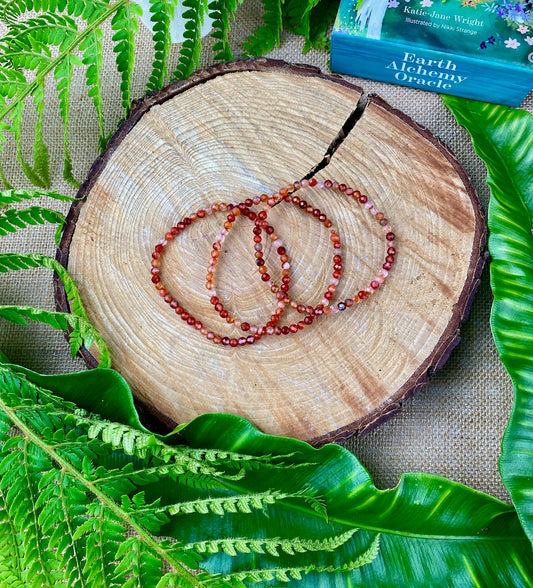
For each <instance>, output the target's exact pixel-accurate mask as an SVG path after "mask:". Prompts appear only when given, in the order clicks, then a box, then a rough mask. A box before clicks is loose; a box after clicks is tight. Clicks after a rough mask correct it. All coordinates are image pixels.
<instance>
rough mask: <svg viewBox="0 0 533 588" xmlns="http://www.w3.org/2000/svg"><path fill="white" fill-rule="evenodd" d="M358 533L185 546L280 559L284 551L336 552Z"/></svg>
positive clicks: (216, 540) (207, 551)
mask: <svg viewBox="0 0 533 588" xmlns="http://www.w3.org/2000/svg"><path fill="white" fill-rule="evenodd" d="M356 532H357V529H350V530H348V531H345V532H344V533H339V534H338V535H332V536H331V537H328V538H325V539H320V540H316V539H315V540H313V539H301V538H299V537H296V538H292V537H291V538H288V539H283V538H280V537H272V538H270V537H269V538H264V539H250V538H248V537H238V538H234V537H230V538H224V539H211V540H207V541H197V542H195V543H188V544H186V545H184V547H185V548H186V549H192V550H194V551H197V552H198V553H209V554H215V553H226V554H227V555H231V556H236V555H237V554H238V553H251V552H254V553H260V554H265V553H269V554H270V555H273V556H274V557H279V554H280V553H279V552H280V551H282V552H284V553H286V554H288V555H294V554H295V553H305V552H308V551H335V550H336V549H337V548H339V547H340V546H341V545H344V544H345V543H346V542H347V541H348V540H349V539H351V538H352V536H353V535H354V534H355V533H356Z"/></svg>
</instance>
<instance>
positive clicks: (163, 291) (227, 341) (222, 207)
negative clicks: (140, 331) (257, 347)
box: [151, 202, 261, 347]
mask: <svg viewBox="0 0 533 588" xmlns="http://www.w3.org/2000/svg"><path fill="white" fill-rule="evenodd" d="M226 210H230V211H232V210H240V209H239V208H238V206H236V205H234V204H226V203H224V202H222V203H220V204H213V205H212V206H210V207H208V208H206V209H201V210H199V211H198V212H196V213H195V214H192V215H191V216H188V217H185V218H184V219H182V221H181V222H179V223H177V224H176V226H175V227H172V228H171V229H170V231H169V232H168V233H166V234H165V236H164V237H163V238H162V239H160V240H159V243H158V244H157V245H156V246H155V247H154V251H153V252H152V262H151V266H152V267H151V275H152V282H153V284H154V285H155V287H156V289H157V290H158V291H159V295H160V296H161V297H162V298H163V300H164V301H165V302H166V303H167V304H168V305H169V306H170V308H172V309H173V310H174V312H175V313H176V314H177V315H178V316H180V317H181V319H182V320H184V321H185V322H186V323H187V324H188V325H190V326H192V327H194V328H195V329H196V330H197V331H199V332H200V333H201V334H202V335H205V336H206V337H207V339H209V340H210V341H212V342H213V343H217V344H222V345H230V346H231V347H237V346H239V345H247V344H248V345H251V344H253V343H255V342H256V341H257V340H259V339H260V338H261V335H260V334H257V333H256V334H255V335H248V336H247V337H239V338H232V337H227V336H222V335H217V334H216V333H214V332H213V331H211V330H209V329H208V328H207V327H205V326H204V325H203V323H202V322H201V321H199V320H198V319H196V318H195V317H193V316H192V315H191V314H190V313H188V312H187V311H186V310H185V309H184V308H183V307H182V306H181V305H180V304H179V302H178V301H177V300H176V299H175V298H174V297H173V296H172V294H170V293H169V291H168V290H167V288H166V287H165V285H164V284H163V282H162V280H161V275H160V274H161V256H162V254H163V251H164V248H165V245H167V243H168V242H169V241H171V240H173V239H174V237H175V236H176V235H178V234H179V233H181V232H182V231H184V230H185V229H186V228H187V227H188V226H190V225H191V224H192V223H193V222H196V221H197V220H199V219H201V218H204V217H205V216H207V215H208V214H211V213H212V212H218V211H226ZM254 214H255V213H254Z"/></svg>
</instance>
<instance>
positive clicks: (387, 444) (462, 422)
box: [0, 0, 533, 501]
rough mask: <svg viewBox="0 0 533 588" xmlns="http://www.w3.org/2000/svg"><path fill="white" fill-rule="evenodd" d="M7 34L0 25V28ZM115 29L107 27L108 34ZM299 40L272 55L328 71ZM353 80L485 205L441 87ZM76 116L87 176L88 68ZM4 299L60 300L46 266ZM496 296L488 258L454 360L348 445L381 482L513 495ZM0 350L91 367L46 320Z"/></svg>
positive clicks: (13, 328) (32, 364)
mask: <svg viewBox="0 0 533 588" xmlns="http://www.w3.org/2000/svg"><path fill="white" fill-rule="evenodd" d="M260 15H261V5H260V3H259V2H257V1H256V0H246V1H245V2H244V5H242V6H241V7H240V8H239V10H238V15H237V22H236V23H234V25H233V29H234V30H233V33H232V47H233V48H234V56H235V58H239V57H240V53H241V50H240V42H241V41H242V40H244V39H245V38H246V36H247V35H249V34H250V33H251V32H252V31H253V30H254V28H255V27H256V26H257V25H258V24H260V23H261V16H260ZM3 33H4V31H3V30H2V29H1V28H0V34H3ZM107 33H109V31H107ZM110 36H111V35H109V34H108V35H107V39H109V38H110ZM210 45H211V43H210V42H209V41H207V42H206V48H205V49H204V51H203V53H202V56H201V64H200V67H205V66H207V65H210V64H211V63H212V52H211V51H210ZM106 47H107V50H106V52H105V63H104V65H105V72H106V73H105V82H104V112H105V115H106V120H107V124H108V130H112V129H113V127H114V126H115V125H116V123H117V121H118V120H119V118H120V117H121V115H122V113H121V111H120V107H119V105H120V96H119V92H118V87H119V83H120V81H119V78H118V76H117V73H116V71H115V67H114V65H113V60H114V55H113V53H112V50H111V47H110V46H109V44H106ZM137 49H138V50H137V56H136V66H135V85H134V93H133V97H134V98H140V97H141V96H142V95H143V93H144V91H145V90H144V85H145V83H146V80H147V78H148V74H149V71H150V66H151V57H152V46H151V40H150V34H149V32H148V31H147V30H146V29H145V28H144V26H143V25H140V34H139V37H138V48H137ZM301 49H302V41H301V40H300V39H298V38H296V37H294V36H292V35H289V34H286V35H283V38H282V43H281V46H280V47H279V48H278V49H276V50H275V51H273V52H272V53H271V54H269V57H273V58H278V59H283V60H285V61H289V62H295V63H308V64H312V65H315V66H318V67H319V68H321V69H322V70H323V71H324V72H328V71H329V69H328V58H329V56H328V54H327V53H326V52H318V51H312V52H310V53H308V54H306V55H302V53H301ZM347 79H349V80H351V81H353V82H354V83H356V84H358V85H360V86H362V87H363V88H364V90H365V91H366V92H375V93H377V94H379V95H380V96H381V97H382V98H384V99H385V100H387V101H388V102H389V103H390V104H391V105H392V106H394V107H395V108H398V109H400V110H402V111H403V112H405V113H406V114H407V115H409V116H410V117H412V118H413V119H414V120H415V121H416V122H417V123H419V124H421V125H423V126H426V127H427V128H429V130H430V131H431V132H432V133H433V134H434V135H435V136H437V137H438V138H440V139H441V140H443V141H444V142H445V143H446V144H447V145H448V146H449V147H450V149H451V150H452V151H453V152H454V153H455V155H456V156H457V158H458V159H459V161H460V162H461V163H462V165H463V167H464V168H465V170H466V172H467V173H468V175H469V176H470V178H471V180H472V183H473V184H474V186H475V188H476V190H477V192H478V194H479V197H480V200H481V202H482V204H483V206H484V208H485V210H486V209H487V206H488V201H489V191H488V188H487V187H486V184H485V169H484V165H483V163H482V162H481V161H480V160H479V159H478V158H477V157H476V155H475V153H474V151H473V149H472V147H471V144H470V140H469V137H468V135H467V134H466V132H465V131H464V130H462V129H461V128H459V127H458V126H457V124H456V123H455V122H454V120H453V118H452V116H451V115H450V113H449V112H448V111H447V110H446V108H445V107H444V106H443V104H442V101H441V99H440V97H439V96H438V95H437V94H433V93H430V92H424V91H421V90H414V89H408V88H403V87H399V86H392V85H388V84H383V83H378V82H372V81H369V80H363V79H359V78H349V77H347ZM53 86H54V83H53V81H52V80H49V87H48V97H49V100H48V102H47V109H46V115H45V127H44V136H45V139H46V141H47V142H48V145H49V148H50V152H51V159H52V162H53V167H52V178H53V186H52V187H53V188H54V189H56V190H58V191H62V192H63V193H66V194H70V195H74V194H75V190H74V189H73V188H72V187H70V186H68V185H66V184H65V182H63V181H62V179H61V177H62V175H61V162H62V142H63V136H62V124H61V118H60V114H59V110H58V105H57V100H56V99H55V97H54V94H55V91H54V88H53ZM522 108H524V109H527V110H529V111H532V110H533V94H530V95H529V96H528V98H527V99H526V100H525V101H524V103H523V104H522ZM28 110H29V111H31V109H28ZM70 119H71V128H70V133H71V153H72V158H73V162H74V168H75V174H76V176H77V177H78V179H80V180H83V179H84V178H85V176H86V174H87V172H88V170H89V167H90V165H91V163H92V162H93V160H94V159H95V158H96V156H97V148H96V142H97V141H96V140H97V136H98V127H97V120H96V117H95V115H94V109H93V107H92V105H91V102H90V100H89V99H88V98H87V96H86V87H85V80H84V77H83V74H82V73H81V72H78V73H77V74H76V77H75V80H74V84H73V90H72V96H71V113H70ZM33 124H34V120H32V119H31V117H29V118H28V119H27V121H26V124H25V130H26V131H27V133H26V135H25V136H26V143H25V153H26V155H27V156H28V157H30V155H31V140H32V139H31V137H32V133H33ZM2 161H3V165H4V169H5V171H6V173H7V175H8V177H9V178H10V181H11V182H12V184H13V185H14V186H15V187H17V188H23V187H30V184H29V183H28V181H27V180H26V179H25V177H24V176H23V174H22V173H21V171H20V168H19V166H18V164H16V163H15V152H14V149H13V146H12V145H8V149H7V153H6V154H5V155H4V156H3V159H2ZM43 205H46V204H43ZM51 205H52V206H56V207H58V208H60V209H62V210H63V211H66V209H67V207H66V206H61V205H57V204H54V203H53V202H52V203H51ZM53 233H54V229H53V228H51V227H40V226H39V227H35V228H32V229H30V230H25V231H19V233H17V234H16V235H14V236H7V237H2V238H0V249H1V250H2V251H23V252H43V253H47V254H50V255H54V253H55V247H54V243H53ZM0 301H1V303H2V304H28V305H34V306H41V307H46V308H50V309H52V308H54V301H53V293H52V281H51V276H50V273H49V272H47V271H45V270H42V271H41V270H38V271H31V272H30V271H28V272H16V273H15V272H12V273H10V274H3V275H1V276H0ZM491 302H492V299H491V292H490V286H489V279H488V267H486V269H485V273H484V278H483V281H482V284H481V287H480V290H479V292H478V294H477V297H476V300H475V302H474V305H473V308H472V312H471V315H470V318H469V320H468V321H467V323H466V324H465V326H464V327H463V329H462V341H461V343H460V345H459V346H458V347H457V348H456V349H455V350H454V352H453V354H452V356H451V358H450V360H449V361H448V363H447V364H446V366H445V367H444V368H443V369H442V370H441V371H440V372H439V373H437V374H436V375H434V376H433V377H432V378H431V380H430V382H429V384H428V386H427V388H426V389H425V390H424V391H423V392H421V393H418V395H417V396H415V397H414V398H413V399H411V400H410V401H408V402H406V403H405V405H404V407H403V410H402V412H401V413H400V414H399V415H397V416H395V417H394V418H393V419H392V420H390V421H388V422H387V423H385V424H383V425H381V426H380V427H378V428H377V429H376V430H374V431H372V432H370V433H368V434H367V435H366V436H364V437H363V438H361V439H352V440H350V441H348V442H347V443H346V444H345V445H346V447H347V448H348V449H350V450H351V451H353V452H354V453H355V454H356V455H357V456H358V457H359V459H360V460H361V461H362V463H363V464H364V465H365V466H366V467H367V468H368V470H369V472H370V473H371V475H372V476H373V477H374V480H375V482H376V485H377V486H378V487H380V488H386V487H391V486H393V485H395V484H396V483H397V481H398V476H399V474H400V473H402V472H407V471H424V472H430V473H434V474H439V475H442V476H446V477H448V478H450V479H452V480H456V481H458V482H461V483H464V484H467V485H469V486H471V487H474V488H476V489H479V490H482V491H485V492H488V493H489V494H491V495H493V496H495V497H497V498H500V499H503V500H506V501H507V500H509V497H508V495H507V493H506V491H505V489H504V487H503V485H502V483H501V481H500V477H499V474H498V464H497V462H498V456H499V452H500V442H501V437H502V434H503V431H504V429H505V426H506V422H507V419H508V416H509V412H510V409H511V405H512V393H513V390H512V385H511V382H510V379H509V377H508V376H507V374H506V372H505V370H504V368H503V367H502V365H501V364H500V362H499V359H498V356H497V354H496V351H495V348H494V343H493V341H492V337H491V332H490V326H489V315H490V307H491ZM0 349H2V350H3V351H4V352H5V353H6V354H7V355H8V356H9V357H10V358H11V360H12V361H14V362H17V363H21V364H23V365H25V366H27V367H29V368H32V369H35V370H38V371H42V372H46V373H59V372H67V371H75V370H79V369H83V368H84V364H83V363H82V361H81V360H79V359H76V360H72V359H71V358H70V355H69V350H68V346H67V344H66V342H65V339H64V338H63V335H62V334H60V333H56V332H52V330H51V329H50V328H48V327H44V326H40V325H38V324H32V325H30V326H28V327H20V326H17V325H12V324H10V323H7V322H6V321H4V320H3V319H0Z"/></svg>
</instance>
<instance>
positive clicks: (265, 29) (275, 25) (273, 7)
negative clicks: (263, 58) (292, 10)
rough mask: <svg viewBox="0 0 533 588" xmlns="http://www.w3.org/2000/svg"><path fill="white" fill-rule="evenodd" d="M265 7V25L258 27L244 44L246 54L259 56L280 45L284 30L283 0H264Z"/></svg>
mask: <svg viewBox="0 0 533 588" xmlns="http://www.w3.org/2000/svg"><path fill="white" fill-rule="evenodd" d="M262 2H263V7H264V10H265V12H264V14H263V17H262V18H263V22H264V23H265V24H264V25H262V26H260V27H258V28H257V29H256V30H255V31H254V33H253V34H252V35H251V36H249V37H248V39H247V40H246V41H245V42H244V43H243V44H242V46H243V49H244V51H245V56H246V57H249V56H253V57H259V56H260V55H263V54H264V53H267V52H269V51H272V50H273V49H274V48H275V47H279V44H280V35H281V32H282V31H283V13H282V4H283V0H262Z"/></svg>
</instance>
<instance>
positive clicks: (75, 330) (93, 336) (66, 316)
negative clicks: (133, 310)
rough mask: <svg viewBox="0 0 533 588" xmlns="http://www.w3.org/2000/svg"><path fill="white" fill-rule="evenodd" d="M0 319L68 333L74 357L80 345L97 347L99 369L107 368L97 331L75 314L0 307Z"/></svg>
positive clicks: (104, 352) (103, 343) (109, 361)
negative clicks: (36, 324) (40, 325)
mask: <svg viewBox="0 0 533 588" xmlns="http://www.w3.org/2000/svg"><path fill="white" fill-rule="evenodd" d="M0 317H2V318H4V319H6V320H8V321H10V322H12V323H16V324H19V325H27V324H28V322H27V321H28V319H29V320H32V321H36V322H39V323H44V324H46V325H49V326H50V327H52V328H54V329H57V330H59V331H70V332H69V343H70V350H71V353H72V356H73V357H74V356H75V355H76V354H77V353H78V352H79V350H80V348H81V346H82V345H85V347H87V348H89V347H91V346H92V345H93V344H96V345H97V346H98V352H99V355H98V360H99V362H100V365H101V367H109V365H110V363H111V359H110V356H109V350H108V348H107V346H106V344H105V342H104V340H103V339H102V337H101V336H100V334H99V333H98V331H97V330H96V329H95V328H94V327H93V326H92V325H91V324H90V323H89V321H87V320H86V319H83V318H81V317H79V316H77V315H75V314H70V313H63V312H54V311H50V310H43V309H42V308H34V307H32V306H14V305H0Z"/></svg>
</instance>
